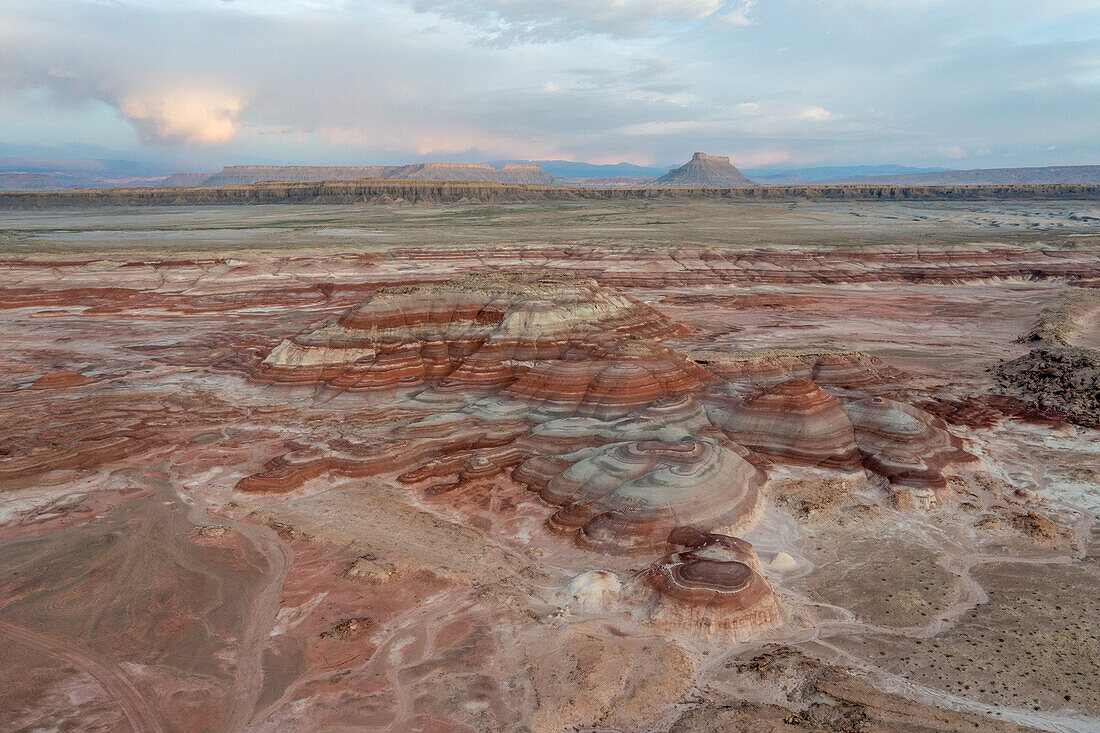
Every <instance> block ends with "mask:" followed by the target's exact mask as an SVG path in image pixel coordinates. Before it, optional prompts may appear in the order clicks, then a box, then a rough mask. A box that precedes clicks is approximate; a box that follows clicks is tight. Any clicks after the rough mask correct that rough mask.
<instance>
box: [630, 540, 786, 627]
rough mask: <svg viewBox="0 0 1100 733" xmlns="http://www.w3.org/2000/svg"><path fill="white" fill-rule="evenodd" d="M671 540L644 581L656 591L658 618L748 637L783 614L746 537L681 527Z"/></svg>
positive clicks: (777, 619)
mask: <svg viewBox="0 0 1100 733" xmlns="http://www.w3.org/2000/svg"><path fill="white" fill-rule="evenodd" d="M668 545H669V552H668V554H666V555H665V556H664V557H662V558H661V559H660V560H658V561H657V562H656V563H654V564H653V566H652V567H651V568H650V569H649V570H648V571H647V572H646V574H645V582H646V584H647V585H649V586H650V587H651V588H653V589H654V590H656V591H657V600H656V602H655V606H654V610H653V618H654V620H655V621H656V622H657V623H660V624H662V625H672V626H683V627H688V628H700V629H703V630H704V631H706V632H708V633H718V632H725V633H728V634H730V635H732V637H733V638H734V639H735V640H737V641H746V640H748V639H750V638H752V637H753V636H755V635H757V634H759V633H760V632H761V631H762V630H765V629H768V628H770V627H772V626H774V625H776V624H777V623H779V622H781V621H782V620H783V604H782V603H781V602H780V600H779V598H778V597H776V595H775V593H774V592H773V591H772V587H771V585H770V584H769V583H768V581H767V579H766V578H764V576H763V574H762V571H761V569H760V559H759V558H758V557H757V556H756V551H755V550H754V549H753V547H752V545H750V544H749V543H748V542H745V541H744V540H741V539H738V538H736V537H730V536H727V535H723V534H714V533H704V532H699V531H698V530H695V529H692V528H690V527H680V528H677V529H676V530H674V531H673V532H672V533H671V534H670V535H669V538H668Z"/></svg>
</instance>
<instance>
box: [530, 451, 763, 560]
mask: <svg viewBox="0 0 1100 733" xmlns="http://www.w3.org/2000/svg"><path fill="white" fill-rule="evenodd" d="M515 477H516V478H517V479H518V480H520V481H522V482H523V483H526V484H527V485H528V487H529V488H531V489H533V490H537V491H538V492H539V496H541V497H542V499H543V500H544V501H546V502H547V503H548V504H552V505H555V506H561V507H562V508H561V509H559V510H558V511H557V512H555V513H554V514H553V516H551V517H550V520H549V522H548V524H549V526H550V527H551V529H553V530H555V531H558V532H562V533H576V535H577V541H578V543H579V544H581V545H582V546H585V547H591V548H593V549H601V550H604V551H612V552H630V551H636V550H641V549H656V548H658V547H660V546H662V545H663V544H664V542H665V539H666V538H667V537H668V534H669V532H671V531H672V529H674V528H675V527H676V526H677V525H678V524H681V523H687V524H690V525H691V526H695V527H700V528H703V529H706V530H708V531H710V530H718V529H727V530H728V529H732V528H734V527H737V526H744V525H745V524H747V523H748V522H750V521H751V520H752V519H754V518H755V514H756V510H757V508H758V505H759V493H758V490H759V488H760V487H761V486H762V485H763V484H764V482H765V481H766V480H767V479H766V476H765V475H764V474H763V472H762V471H760V470H759V469H757V468H754V467H753V466H752V465H751V464H750V463H748V462H747V461H746V460H745V459H744V458H742V457H741V456H740V455H738V453H737V452H735V451H734V450H731V449H730V448H728V447H725V446H723V445H720V444H719V443H718V442H716V441H712V440H683V441H675V442H672V441H657V440H646V441H639V442H631V443H612V444H610V445H606V446H601V447H599V448H594V449H593V448H588V449H584V450H581V451H577V452H575V453H570V454H566V455H563V456H552V457H551V456H535V457H532V458H530V459H528V460H527V461H526V462H524V463H523V464H522V465H521V466H520V467H519V468H517V469H516V472H515Z"/></svg>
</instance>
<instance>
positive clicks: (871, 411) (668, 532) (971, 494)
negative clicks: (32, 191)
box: [0, 198, 1100, 732]
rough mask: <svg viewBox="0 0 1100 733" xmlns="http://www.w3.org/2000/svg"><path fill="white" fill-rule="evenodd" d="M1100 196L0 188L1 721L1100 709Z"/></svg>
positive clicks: (357, 725)
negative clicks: (437, 197)
mask: <svg viewBox="0 0 1100 733" xmlns="http://www.w3.org/2000/svg"><path fill="white" fill-rule="evenodd" d="M1098 287H1100V203H1098V202H1097V201H1096V200H1065V199H1050V200H1044V199H1028V200H1014V199H1012V198H1001V199H992V200H976V201H975V200H967V201H896V200H895V201H858V200H856V201H832V202H830V201H789V202H780V201H774V202H754V201H708V200H702V201H693V200H669V201H641V200H639V201H561V202H536V203H521V204H484V203H481V204H448V205H432V204H419V205H415V206H414V205H406V204H390V205H371V206H362V205H323V204H315V205H253V206H215V205H203V206H144V207H127V206H103V207H98V208H87V209H84V208H64V209H50V208H43V209H41V210H33V211H18V210H7V211H3V212H0V343H3V345H4V355H5V359H4V363H5V369H4V371H3V374H2V376H0V417H2V420H0V434H2V436H3V440H2V441H0V729H2V730H60V731H77V730H80V731H84V730H89V731H91V730H102V731H115V730H119V731H121V730H133V731H243V730H254V731H283V730H348V731H350V730H357V731H358V730H379V731H439V732H442V731H519V730H530V731H643V730H644V731H727V730H751V731H788V730H791V731H795V730H816V731H837V730H840V731H877V730H897V731H929V730H942V731H955V730H983V731H987V730H995V731H1017V730H1047V731H1094V730H1098V729H1100V630H1098V628H1097V623H1096V620H1097V619H1098V618H1100V547H1098V540H1100V529H1098V525H1097V522H1096V519H1097V513H1098V512H1100V440H1098V438H1100V432H1098V430H1097V428H1098V418H1100V410H1098V400H1100V397H1098V388H1097V378H1098V377H1097V374H1098V371H1097V369H1098V354H1097V349H1098V348H1100V340H1098V339H1100V336H1098V333H1100V316H1098V314H1100V296H1098V295H1097V293H1098V291H1097V290H1096V288H1098Z"/></svg>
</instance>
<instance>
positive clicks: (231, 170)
mask: <svg viewBox="0 0 1100 733" xmlns="http://www.w3.org/2000/svg"><path fill="white" fill-rule="evenodd" d="M364 178H395V179H403V180H413V181H473V182H479V183H541V184H546V185H548V184H550V183H552V182H553V180H554V179H553V177H552V176H551V175H550V174H549V173H547V172H546V171H544V170H543V169H542V168H540V167H539V166H538V165H537V164H535V163H506V164H505V165H504V167H502V168H494V167H493V166H491V165H489V164H488V163H414V164H412V165H368V166H305V165H301V166H299V165H228V166H225V167H224V168H222V170H221V172H219V173H215V174H214V175H212V176H204V177H201V178H199V179H198V180H190V181H187V182H186V184H185V185H192V186H204V187H205V186H240V185H248V184H252V183H264V182H276V181H283V182H312V183H320V182H322V181H357V180H361V179H364ZM181 183H182V181H181Z"/></svg>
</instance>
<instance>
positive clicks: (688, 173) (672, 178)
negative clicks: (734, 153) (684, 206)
mask: <svg viewBox="0 0 1100 733" xmlns="http://www.w3.org/2000/svg"><path fill="white" fill-rule="evenodd" d="M653 185H654V186H688V187H696V188H698V187H704V188H711V187H718V188H725V187H728V186H752V185H753V182H752V181H751V180H750V179H749V177H748V176H746V175H745V174H744V173H742V172H741V171H739V170H737V169H736V168H734V167H733V165H732V164H731V163H730V159H729V158H728V157H725V156H721V155H707V154H706V153H696V154H695V155H693V156H691V160H689V161H688V162H687V163H685V164H684V165H682V166H680V167H679V168H676V169H674V170H671V171H669V172H668V173H666V174H665V175H663V176H661V177H660V178H658V179H657V180H656V181H654V182H653Z"/></svg>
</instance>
